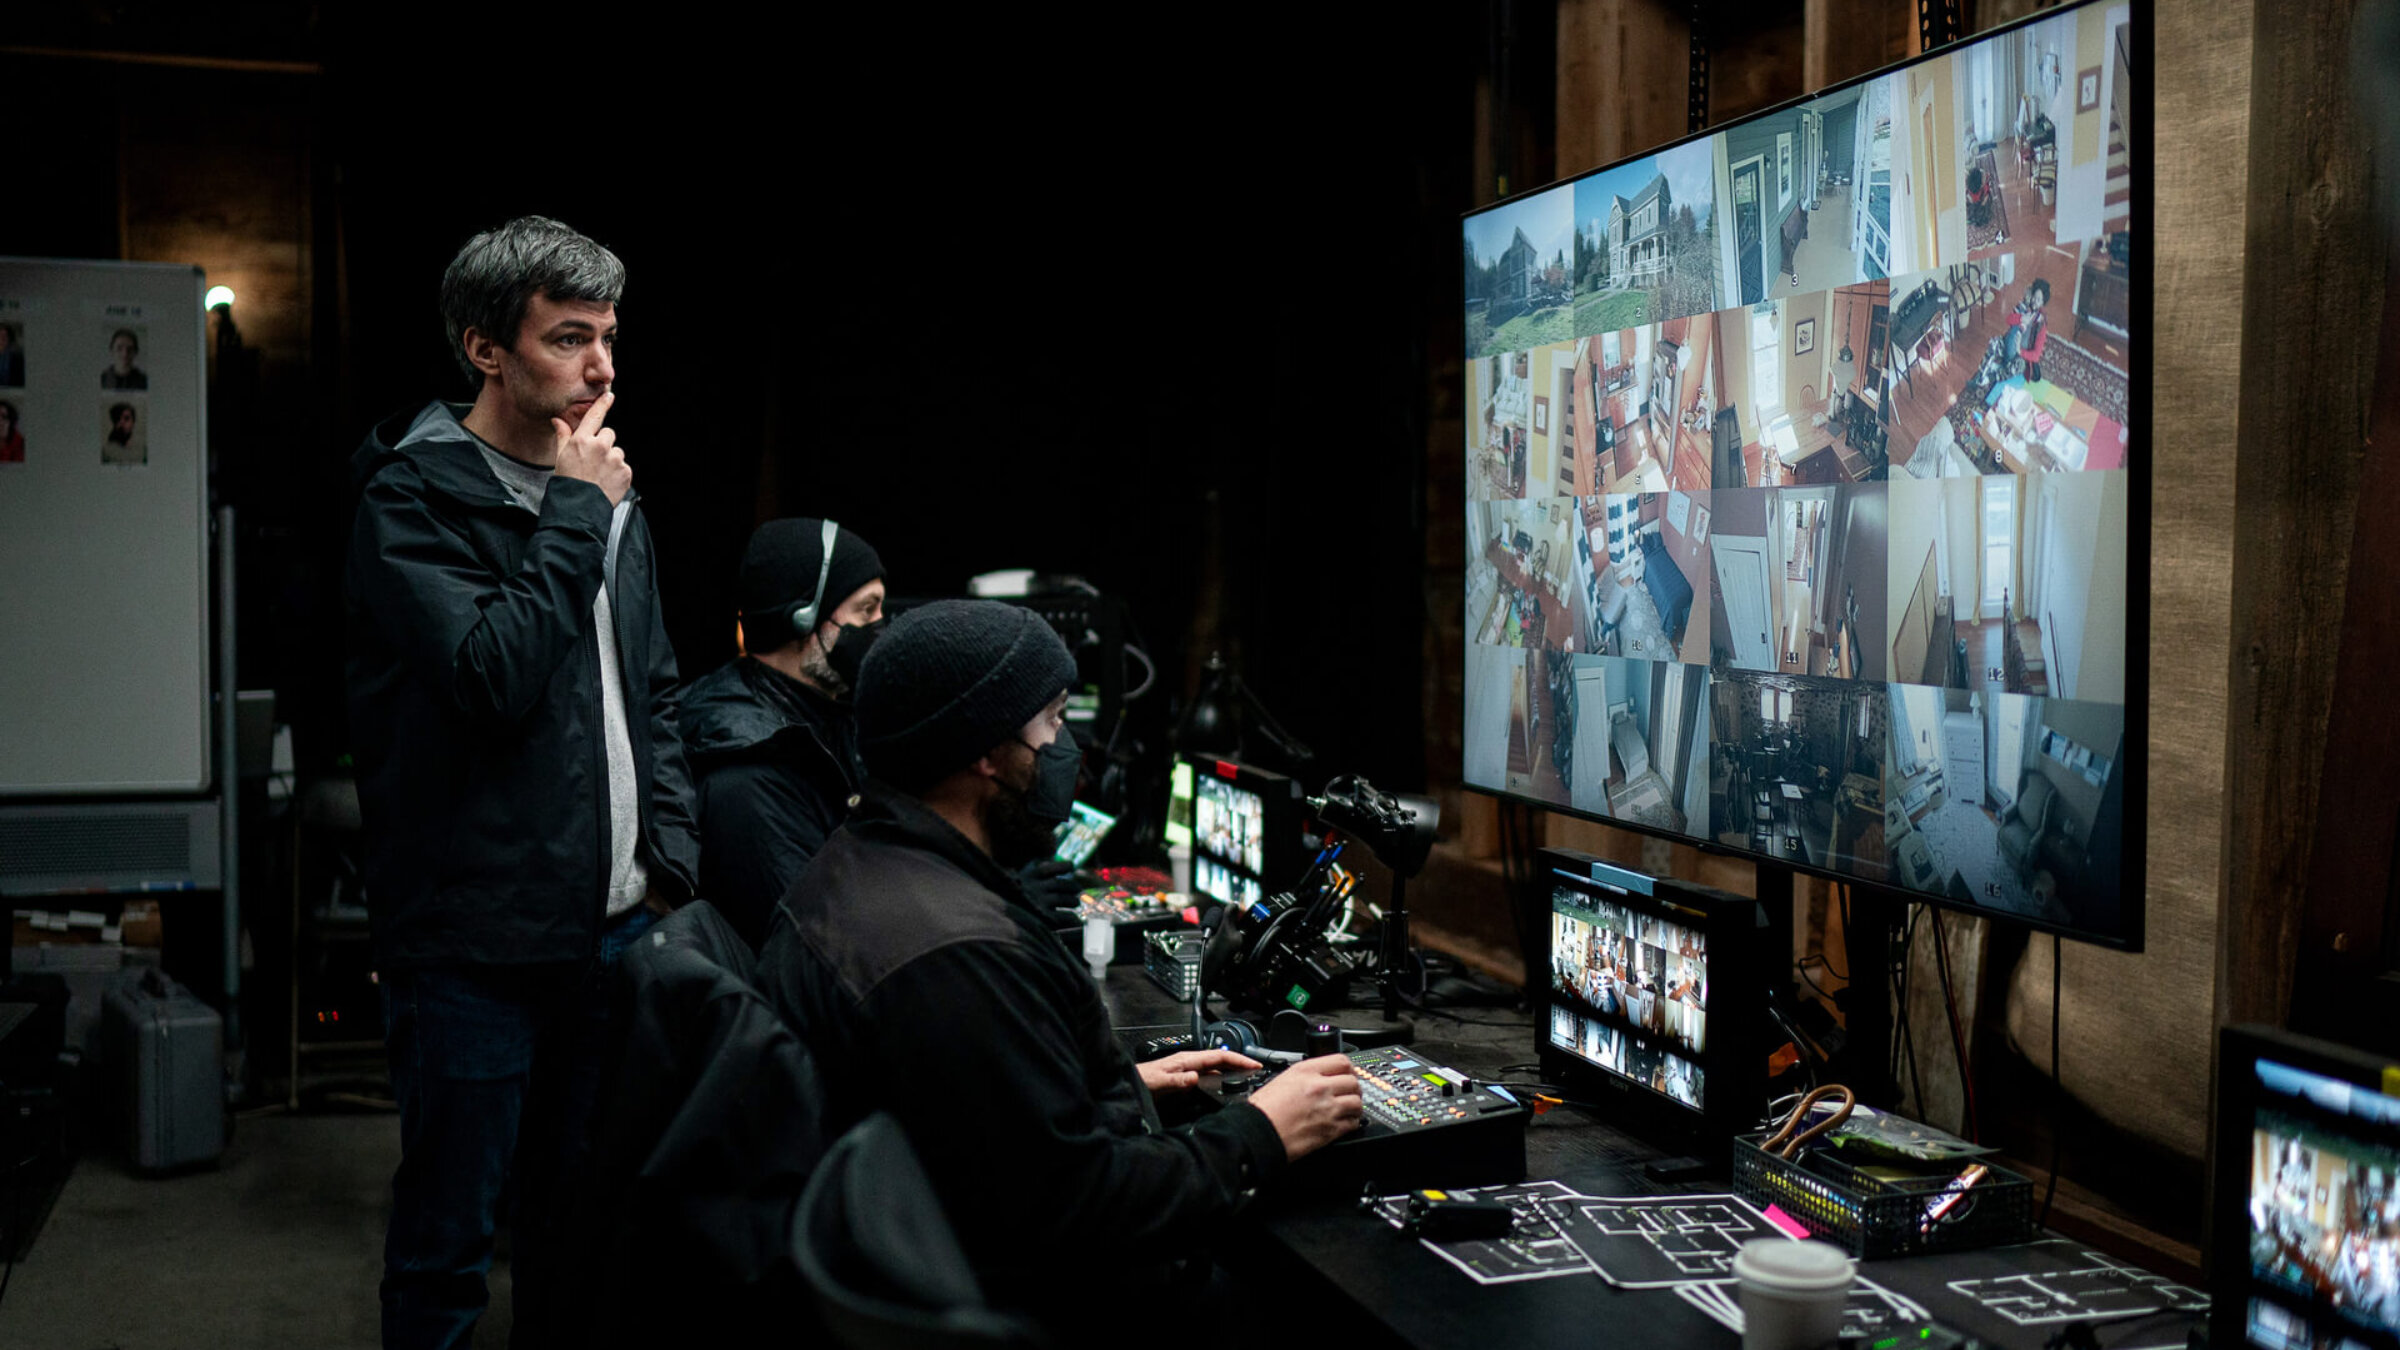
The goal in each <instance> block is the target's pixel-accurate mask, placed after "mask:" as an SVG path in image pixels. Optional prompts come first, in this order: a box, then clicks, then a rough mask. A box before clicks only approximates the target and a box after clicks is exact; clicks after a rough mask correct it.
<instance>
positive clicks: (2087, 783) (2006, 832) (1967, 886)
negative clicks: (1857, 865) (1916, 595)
mask: <svg viewBox="0 0 2400 1350" xmlns="http://www.w3.org/2000/svg"><path fill="white" fill-rule="evenodd" d="M1890 688H1891V693H1890V700H1891V719H1890V725H1891V737H1892V746H1891V756H1890V768H1889V771H1888V776H1887V778H1886V781H1885V783H1884V801H1885V802H1886V803H1887V807H1886V810H1885V812H1884V817H1885V821H1884V826H1885V834H1884V837H1885V842H1886V844H1887V846H1888V847H1889V849H1890V853H1891V867H1892V872H1891V875H1892V879H1893V880H1894V881H1895V882H1897V883H1899V884H1901V885H1905V886H1907V887H1909V888H1911V889H1913V890H1919V891H1926V892H1930V893H1933V894H1937V895H1947V896H1950V897H1951V898H1953V899H1956V900H1961V901H1968V902H1972V903H1974V904H1978V905H1985V906H1991V907H1995V908H1999V909H2004V910H2007V911H2009V912H2011V913H2016V914H2023V915H2025V916H2027V917H2029V918H2034V919H2039V920H2042V921H2044V922H2048V923H2055V924H2066V925H2072V926H2074V927H2076V928H2081V929H2097V930H2100V931H2110V930H2112V929H2113V928H2114V927H2115V926H2116V923H2117V919H2118V914H2117V909H2118V868H2119V864H2120V861H2121V854H2122V849H2123V815H2124V796H2123V784H2122V781H2121V776H2120V775H2119V774H2118V773H2117V771H2116V761H2117V758H2118V756H2119V755H2120V754H2121V753H2122V751H2123V747H2124V737H2125V710H2124V708H2123V707H2122V706H2120V705H2117V704H2113V703H2089V702H2070V701H2068V700H2065V699H2054V698H2047V699H2046V698H2033V697H2028V696H2025V695H2019V694H1987V693H1985V692H1983V691H1981V690H1967V689H1928V688H1925V687H1923V686H1920V685H1906V684H1895V685H1892V686H1891V687H1890Z"/></svg>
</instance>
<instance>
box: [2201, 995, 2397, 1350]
mask: <svg viewBox="0 0 2400 1350" xmlns="http://www.w3.org/2000/svg"><path fill="white" fill-rule="evenodd" d="M2395 1094H2400V1065H2392V1064H2390V1063H2387V1062H2386V1061H2384V1060H2382V1059H2381V1058H2379V1057H2376V1056H2372V1055H2366V1054H2362V1053H2360V1052H2358V1051H2355V1050H2351V1049H2347V1048H2345V1047H2342V1046H2337V1045H2332V1044H2328V1043H2326V1042H2324V1041H2317V1040H2310V1039H2308V1038H2306V1037H2300V1036H2293V1035H2290V1034H2288V1033H2285V1032H2280V1031H2274V1030H2270V1029H2268V1028H2264V1027H2231V1028H2228V1029H2227V1030H2226V1031H2225V1033H2224V1035H2223V1037H2222V1038H2221V1040H2220V1041H2219V1052H2218V1069H2217V1102H2218V1106H2217V1136H2216V1160H2217V1165H2216V1187H2215V1195H2216V1212H2215V1213H2214V1214H2213V1215H2212V1216H2211V1221H2210V1222H2211V1240H2210V1243H2209V1249H2210V1253H2211V1257H2210V1265H2211V1271H2210V1281H2209V1283H2210V1285H2211V1287H2212V1288H2213V1290H2214V1292H2215V1298H2216V1301H2215V1306H2214V1311H2213V1314H2212V1315H2213V1317H2214V1322H2213V1324H2212V1328H2211V1330H2212V1335H2211V1337H2210V1341H2211V1343H2212V1344H2215V1345H2219V1346H2228V1347H2232V1346H2245V1347H2257V1348H2258V1350H2395V1347H2400V1095H2395Z"/></svg>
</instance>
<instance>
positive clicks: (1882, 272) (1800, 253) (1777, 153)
mask: <svg viewBox="0 0 2400 1350" xmlns="http://www.w3.org/2000/svg"><path fill="white" fill-rule="evenodd" d="M1897 94H1898V86H1897V85H1896V84H1895V83H1894V82H1893V80H1892V79H1890V78H1882V79H1874V80H1868V81H1865V82H1864V83H1861V84H1856V85H1852V86H1850V87H1849V88H1847V89H1842V90H1839V91H1837V92H1834V93H1831V94H1827V95H1825V96H1823V97H1821V98H1817V99H1812V100H1810V101H1809V102H1807V103H1805V104H1802V105H1801V106H1799V107H1797V108H1792V109H1789V110H1788V111H1784V112H1779V113H1769V114H1767V115H1765V116H1763V117H1755V118H1751V119H1749V120H1747V121H1744V122H1741V123H1738V124H1736V125H1734V126H1732V127H1729V128H1727V129H1726V131H1725V132H1724V133H1723V134H1722V135H1720V136H1717V137H1714V138H1712V139H1711V142H1710V143H1711V145H1712V147H1713V150H1714V154H1715V158H1716V164H1715V170H1716V179H1717V183H1718V185H1719V191H1718V195H1717V201H1718V203H1719V211H1718V216H1719V220H1718V224H1717V244H1718V250H1719V254H1718V268H1719V273H1720V276H1721V278H1722V284H1721V286H1720V292H1721V294H1722V295H1723V296H1724V303H1725V304H1726V305H1728V306H1731V305H1737V304H1738V305H1755V304H1758V303H1759V302H1761V301H1764V300H1770V299H1773V298H1775V297H1778V296H1784V295H1800V294H1806V293H1809V292H1813V291H1829V290H1832V289H1833V288H1834V287H1837V286H1847V285H1850V284H1852V283H1854V282H1860V281H1873V280H1878V279H1880V278H1883V277H1887V276H1889V275H1891V268H1892V257H1891V252H1892V250H1891V221H1892V114H1893V107H1894V104H1895V101H1896V98H1897ZM1579 205H1580V203H1579ZM1581 218H1582V215H1581V212H1580V211H1579V212H1578V214H1577V219H1578V220H1581Z"/></svg>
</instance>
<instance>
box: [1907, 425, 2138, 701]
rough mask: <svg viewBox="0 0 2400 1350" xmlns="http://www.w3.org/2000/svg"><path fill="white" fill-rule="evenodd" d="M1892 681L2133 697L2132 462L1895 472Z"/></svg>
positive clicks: (2091, 696) (2086, 697) (2050, 694)
mask: <svg viewBox="0 0 2400 1350" xmlns="http://www.w3.org/2000/svg"><path fill="white" fill-rule="evenodd" d="M1889 491H1890V494H1891V540H1890V547H1891V568H1892V578H1891V586H1890V616H1889V619H1888V623H1889V631H1890V633H1891V674H1890V675H1889V676H1888V678H1890V679H1893V680H1898V681H1903V682H1906V683H1911V684H1924V685H1934V686H1939V687H1942V688H1947V689H1964V690H1979V691H1982V692H1983V693H1985V694H2002V693H2009V694H2032V695H2037V696H2043V697H2050V698H2068V699H2078V700H2084V701H2098V702H2102V703H2121V702H2123V701H2124V699H2125V661H2126V654H2125V625H2126V613H2125V580H2126V553H2125V550H2126V543H2125V538H2126V512H2127V503H2128V491H2129V484H2128V482H2127V476H2126V474H2124V473H2123V472H2117V473H2057V474H2031V475H2024V476H2020V475H2016V474H2001V475H1995V476H1990V477H1977V478H1947V479H1938V480H1933V481H1929V482H1917V481H1914V480H1911V479H1905V478H1899V479H1894V480H1892V482H1891V483H1890V485H1889Z"/></svg>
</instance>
